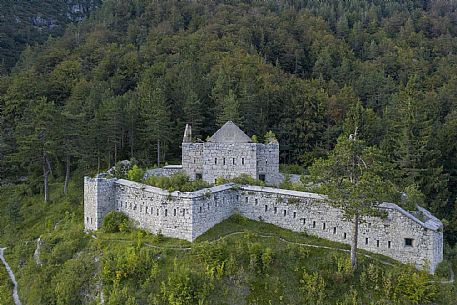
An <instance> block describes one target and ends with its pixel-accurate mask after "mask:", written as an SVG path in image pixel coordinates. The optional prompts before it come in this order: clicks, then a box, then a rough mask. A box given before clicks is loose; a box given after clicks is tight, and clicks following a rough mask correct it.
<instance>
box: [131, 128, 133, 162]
mask: <svg viewBox="0 0 457 305" xmlns="http://www.w3.org/2000/svg"><path fill="white" fill-rule="evenodd" d="M132 158H133V120H132V124H131V126H130V159H132Z"/></svg>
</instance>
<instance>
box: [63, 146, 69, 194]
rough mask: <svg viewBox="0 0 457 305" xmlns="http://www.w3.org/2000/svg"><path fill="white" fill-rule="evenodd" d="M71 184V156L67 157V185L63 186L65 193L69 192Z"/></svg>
mask: <svg viewBox="0 0 457 305" xmlns="http://www.w3.org/2000/svg"><path fill="white" fill-rule="evenodd" d="M69 182H70V155H67V158H66V168H65V183H64V185H63V193H64V194H66V193H67V192H68V183H69Z"/></svg>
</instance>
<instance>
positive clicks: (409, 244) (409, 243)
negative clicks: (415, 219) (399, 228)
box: [405, 238, 413, 247]
mask: <svg viewBox="0 0 457 305" xmlns="http://www.w3.org/2000/svg"><path fill="white" fill-rule="evenodd" d="M412 246H413V239H412V238H405V247H412Z"/></svg>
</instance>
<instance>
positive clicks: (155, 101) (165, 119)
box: [138, 74, 171, 165]
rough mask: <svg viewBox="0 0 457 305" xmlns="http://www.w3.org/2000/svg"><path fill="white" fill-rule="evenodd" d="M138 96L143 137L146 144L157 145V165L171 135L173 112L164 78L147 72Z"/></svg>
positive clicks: (139, 87)
mask: <svg viewBox="0 0 457 305" xmlns="http://www.w3.org/2000/svg"><path fill="white" fill-rule="evenodd" d="M138 97H139V100H140V104H141V114H142V117H143V121H144V127H143V130H142V138H143V139H144V142H145V143H146V145H148V146H153V145H154V144H155V145H156V151H157V165H160V162H161V157H162V155H163V154H164V151H166V148H167V146H166V145H167V144H168V143H169V142H170V136H171V113H170V108H169V106H168V104H167V100H166V98H165V92H164V82H163V80H162V79H157V78H155V77H154V76H153V75H151V74H146V75H145V77H144V78H143V79H142V81H141V82H140V84H139V86H138Z"/></svg>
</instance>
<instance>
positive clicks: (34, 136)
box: [14, 98, 58, 202]
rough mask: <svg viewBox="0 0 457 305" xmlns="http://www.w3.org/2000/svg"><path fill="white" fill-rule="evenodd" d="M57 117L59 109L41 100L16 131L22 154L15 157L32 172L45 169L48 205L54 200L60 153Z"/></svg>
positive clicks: (44, 180)
mask: <svg viewBox="0 0 457 305" xmlns="http://www.w3.org/2000/svg"><path fill="white" fill-rule="evenodd" d="M57 115H58V112H57V111H56V108H55V105H54V104H53V103H52V102H48V101H47V99H46V98H40V99H38V100H37V101H36V102H34V103H33V104H31V105H30V106H29V108H28V109H27V110H26V112H25V114H24V118H23V120H22V122H21V123H20V124H19V125H18V126H17V129H16V139H17V145H18V152H17V153H16V154H15V156H14V157H15V159H16V160H17V161H18V162H19V163H21V164H22V165H23V166H24V167H25V168H27V169H28V170H29V171H31V172H34V171H36V170H38V169H39V168H41V170H42V173H43V185H44V201H45V202H48V201H49V200H50V198H49V175H51V174H52V167H51V160H52V158H54V157H55V156H56V152H57V140H56V135H57V132H56V127H58V126H56V122H57V120H56V117H57Z"/></svg>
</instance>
